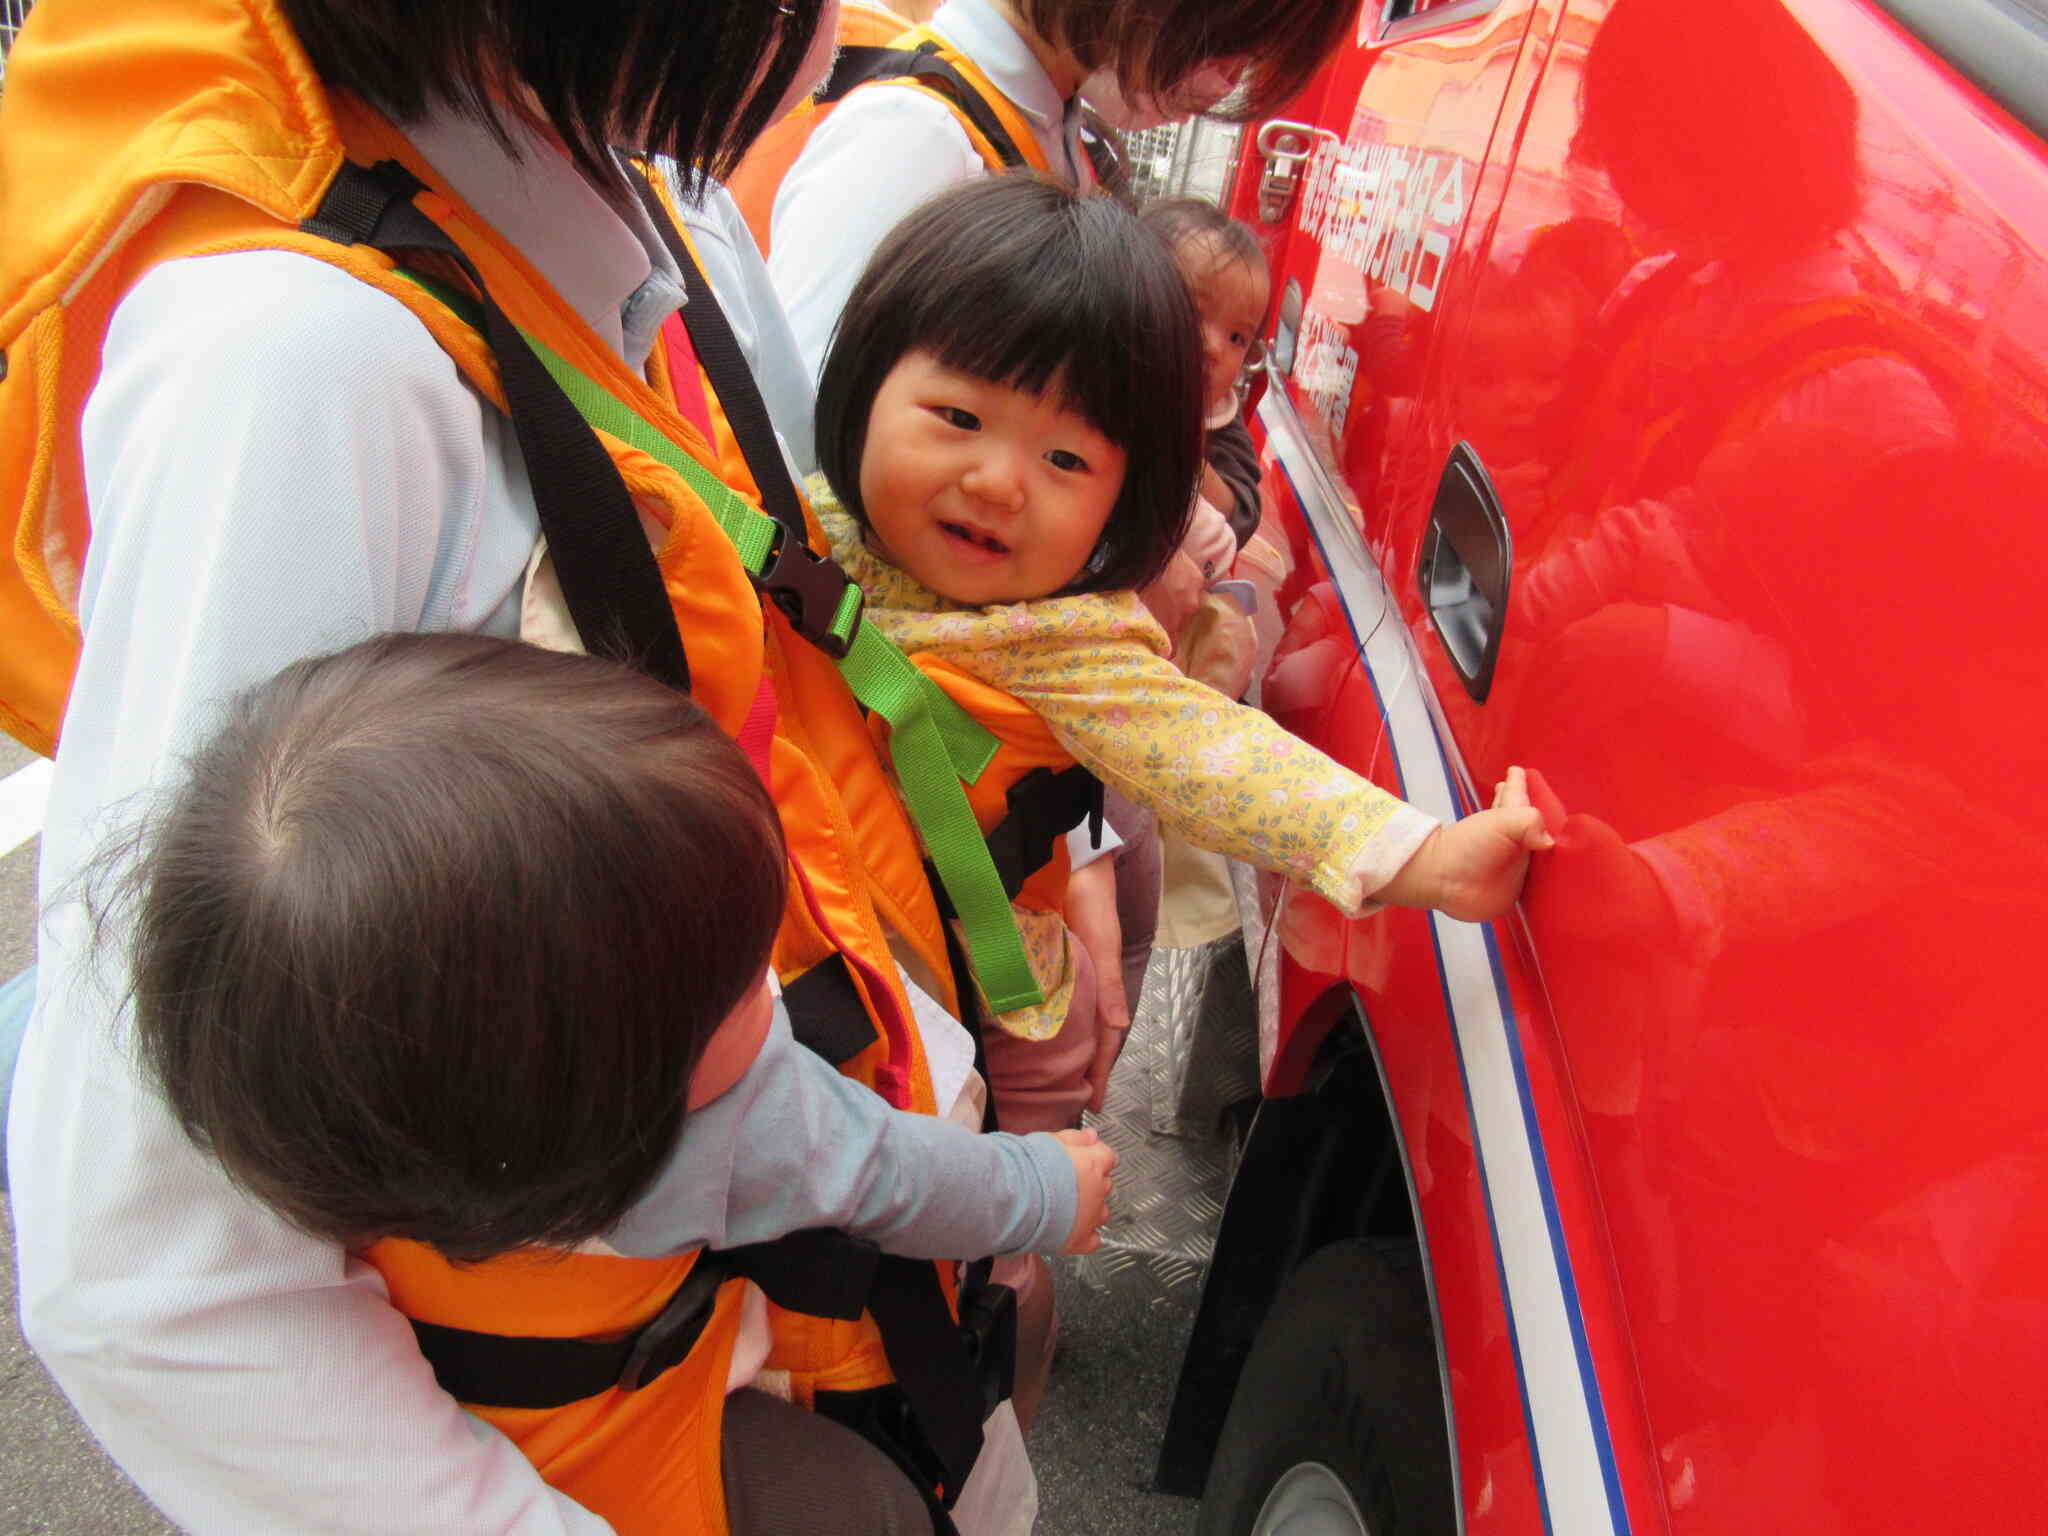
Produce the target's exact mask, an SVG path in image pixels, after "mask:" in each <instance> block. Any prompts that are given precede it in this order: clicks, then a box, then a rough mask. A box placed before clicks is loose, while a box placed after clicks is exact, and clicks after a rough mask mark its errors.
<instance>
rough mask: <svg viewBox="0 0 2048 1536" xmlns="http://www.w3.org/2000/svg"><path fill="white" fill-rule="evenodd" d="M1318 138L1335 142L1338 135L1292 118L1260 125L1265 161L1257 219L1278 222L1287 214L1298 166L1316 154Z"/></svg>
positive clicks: (1260, 147)
mask: <svg viewBox="0 0 2048 1536" xmlns="http://www.w3.org/2000/svg"><path fill="white" fill-rule="evenodd" d="M1319 139H1328V140H1329V141H1330V142H1331V143H1332V144H1335V143H1336V142H1337V135H1335V134H1334V133H1332V132H1330V130H1329V129H1327V128H1317V127H1315V126H1313V125H1312V124H1309V123H1297V122H1291V121H1289V120H1288V119H1287V118H1284V117H1276V118H1274V119H1273V120H1272V121H1271V122H1268V123H1265V124H1263V125H1262V126H1261V127H1260V129H1259V138H1258V146H1259V154H1260V155H1261V156H1263V157H1264V159H1265V162H1266V168H1265V170H1264V171H1263V172H1262V173H1261V174H1260V176H1259V219H1260V222H1262V223H1266V224H1278V223H1279V222H1280V221H1281V220H1282V219H1284V218H1286V217H1287V205H1288V204H1289V203H1290V202H1292V201H1293V200H1294V189H1295V188H1296V187H1297V186H1299V185H1300V184H1301V168H1302V167H1303V166H1305V165H1306V164H1308V162H1309V160H1310V158H1311V157H1312V156H1313V155H1314V154H1315V152H1316V142H1317V141H1318V140H1319Z"/></svg>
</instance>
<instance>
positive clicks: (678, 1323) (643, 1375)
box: [619, 1250, 726, 1392]
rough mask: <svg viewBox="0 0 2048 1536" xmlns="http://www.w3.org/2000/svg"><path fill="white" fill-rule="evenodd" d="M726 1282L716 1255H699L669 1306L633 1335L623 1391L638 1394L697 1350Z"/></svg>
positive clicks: (621, 1381)
mask: <svg viewBox="0 0 2048 1536" xmlns="http://www.w3.org/2000/svg"><path fill="white" fill-rule="evenodd" d="M725 1281H726V1273H725V1265H724V1263H723V1262H722V1261H721V1260H720V1258H719V1256H718V1255H717V1254H716V1253H712V1252H710V1251H709V1250H707V1251H705V1252H703V1253H700V1254H698V1255H697V1262H696V1263H695V1264H693V1265H692V1266H691V1267H690V1272H689V1274H687V1275H685V1276H684V1277H683V1283H682V1284H681V1285H679V1286H677V1287H676V1293H675V1294H674V1295H673V1296H671V1297H669V1299H668V1303H667V1305H665V1306H664V1307H663V1308H662V1309H661V1310H660V1311H659V1312H657V1313H655V1314H654V1316H653V1317H651V1318H649V1319H648V1321H647V1324H646V1326H645V1327H643V1328H642V1329H641V1330H640V1332H639V1333H638V1334H636V1335H634V1338H633V1348H632V1349H631V1350H630V1351H629V1352H628V1353H627V1355H626V1363H625V1364H624V1365H622V1366H620V1367H619V1390H620V1391H622V1392H637V1391H639V1390H640V1389H641V1388H642V1387H644V1386H645V1385H646V1384H647V1383H648V1382H650V1381H652V1380H654V1378H655V1377H657V1376H659V1375H660V1374H661V1373H662V1372H663V1371H666V1370H668V1369H669V1368H670V1367H671V1366H674V1365H678V1364H680V1363H681V1362H682V1360H683V1357H684V1356H686V1355H688V1354H689V1352H690V1351H691V1350H692V1349H694V1348H696V1346H697V1340H698V1339H699V1338H700V1337H702V1335H703V1333H704V1325H705V1324H706V1323H708V1322H710V1321H711V1309H712V1307H714V1306H715V1305H716V1304H717V1302H718V1288H719V1287H720V1286H721V1285H723V1284H725Z"/></svg>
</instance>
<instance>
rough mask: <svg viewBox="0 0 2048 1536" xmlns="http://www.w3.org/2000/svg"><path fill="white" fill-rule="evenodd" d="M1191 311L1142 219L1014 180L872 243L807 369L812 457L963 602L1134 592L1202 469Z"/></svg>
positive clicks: (1184, 515)
mask: <svg viewBox="0 0 2048 1536" xmlns="http://www.w3.org/2000/svg"><path fill="white" fill-rule="evenodd" d="M1201 376H1202V368H1201V357H1200V344H1199V341H1198V337H1197V331H1196V323H1195V315H1194V311H1193V308H1192V306H1191V305H1190V303H1189V301H1188V295H1187V291H1186V288H1185V286H1184V285H1183V283H1182V282H1181V279H1180V275H1179V273H1178V271H1177V270H1176V269H1175V267H1174V265H1173V261H1172V259H1171V257H1170V256H1169V255H1168V254H1167V252H1166V250H1165V249H1164V247H1162V246H1161V245H1160V243H1159V241H1158V240H1157V238H1155V237H1154V236H1153V235H1152V234H1150V233H1149V232H1148V231H1147V230H1146V229H1145V227H1144V225H1143V224H1141V223H1140V222H1139V220H1138V219H1137V217H1136V215H1134V214H1132V213H1131V212H1130V211H1129V210H1128V209H1126V208H1124V207H1122V206H1121V205H1120V204H1118V203H1117V202H1115V201H1114V200H1113V199H1110V198H1107V197H1090V198H1077V197H1075V196H1074V195H1073V194H1072V193H1069V192H1067V191H1065V190H1063V189H1061V188H1059V187H1056V186H1054V185H1052V184H1051V183H1049V182H1045V181H1041V180H1038V179H1036V178H1033V177H1030V176H1024V175H1011V176H1002V177H995V178H990V179H986V180H982V181H977V182H971V183H968V184H967V185H965V186H962V187H958V188H955V189H953V190H952V191H949V192H945V193H942V194H940V195H939V196H938V197H935V198H933V199H932V200H931V201H930V202H928V203H926V204H925V205H924V206H923V207H921V208H919V209H918V210H917V211H916V212H915V213H913V214H911V215H910V217H909V218H907V219H905V220H904V221H903V222H902V223H901V224H900V225H898V226H897V227H896V229H895V230H894V231H893V232H892V233H891V234H890V236H889V237H888V239H887V240H885V241H884V242H883V243H882V245H881V247H880V249H878V250H877V251H876V252H875V255H874V258H873V259H872V260H871V261H870V262H869V263H868V267H867V270H866V271H865V272H864V273H863V274H862V275H861V279H860V282H859V283H858V284H857V285H856V286H855V287H854V290H853V295H852V297H851V298H849V299H848V300H847V304H846V309H845V311H844V313H843V314H841V316H840V319H839V327H838V330H837V331H836V332H835V333H834V336H833V339H832V350H831V352H830V353H829V354H828V356H827V357H826V359H825V367H824V372H823V374H822V376H821V377H820V379H819V381H818V421H817V426H818V432H817V438H818V458H819V462H820V465H821V467H822V468H823V469H824V471H825V476H826V478H827V479H828V480H830V481H831V483H832V488H833V489H834V490H835V491H836V492H837V493H838V494H839V497H840V499H841V500H842V501H843V502H844V503H845V504H846V506H847V509H848V510H849V511H850V512H852V513H853V515H854V516H855V517H856V518H858V519H859V520H860V522H861V523H862V524H863V525H864V526H865V527H866V529H867V530H868V534H869V538H870V540H871V542H873V543H874V544H876V545H877V547H878V548H879V549H880V550H881V552H882V553H884V554H886V555H887V556H888V557H889V558H890V559H891V560H892V561H893V562H894V563H895V564H897V565H898V566H900V567H901V568H902V569H904V570H905V571H907V572H908V573H909V574H910V575H912V576H914V577H916V578H917V579H918V580H920V581H922V582H923V583H924V584H925V585H926V586H928V587H931V588H932V589H933V590H935V591H937V592H939V593H940V594H941V595H943V596H945V597H947V598H950V599H952V600H954V601H956V602H961V603H966V604H970V605H974V606H981V605H986V604H989V603H1001V602H1020V601H1025V600H1027V599H1031V598H1039V597H1048V596H1051V595H1053V594H1055V593H1059V592H1105V591H1115V590H1119V589H1122V588H1127V587H1138V586H1142V585H1144V584H1145V583H1146V582H1147V581H1149V580H1151V579H1152V578H1153V577H1154V576H1156V575H1157V574H1158V573H1159V572H1160V571H1161V570H1163V569H1164V568H1165V566H1166V562H1167V560H1168V559H1169V558H1170V557H1171V556H1172V554H1173V551H1174V550H1175V549H1176V548H1177V547H1178V546H1179V544H1180V541H1181V537H1182V535H1183V533H1184V531H1185V529H1186V525H1187V519H1188V513H1189V510H1190V507H1191V505H1192V501H1193V496H1194V490H1195V483H1196V477H1197V476H1198V475H1199V474H1200V471H1201V459H1200V454H1201V429H1200V423H1201V398H1202V381H1201Z"/></svg>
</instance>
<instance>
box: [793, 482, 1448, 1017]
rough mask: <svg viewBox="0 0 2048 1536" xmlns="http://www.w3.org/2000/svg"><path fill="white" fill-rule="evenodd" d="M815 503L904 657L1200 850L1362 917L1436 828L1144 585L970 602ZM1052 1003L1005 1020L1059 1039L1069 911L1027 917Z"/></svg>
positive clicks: (842, 515) (836, 550)
mask: <svg viewBox="0 0 2048 1536" xmlns="http://www.w3.org/2000/svg"><path fill="white" fill-rule="evenodd" d="M810 496H811V506H812V508H813V510H815V511H816V512H817V514H818V517H819V520H820V521H821V522H822V523H823V524H824V526H825V532H826V535H827V536H828V537H829V538H830V539H831V542H832V553H833V555H834V557H835V558H836V559H837V560H838V561H839V564H840V565H841V567H843V568H844V570H845V571H846V573H847V575H849V576H851V577H852V578H853V579H854V580H855V581H856V582H858V583H859V584H860V587H861V590H862V591H863V592H864V593H865V594H866V596H867V617H868V620H869V622H871V623H873V624H876V625H878V626H879V627H880V628H881V631H882V633H883V634H885V635H887V636H888V637H889V638H890V639H891V640H893V641H895V642H896V644H897V645H899V646H900V647H902V649H903V650H905V651H906V652H912V653H915V652H918V651H929V652H931V653H932V654H934V655H936V656H940V657H943V658H944V659H945V660H946V661H948V662H950V663H952V664H953V665H954V666H956V667H958V668H960V669H961V670H962V671H963V672H967V673H970V674H972V675H973V676H975V677H977V678H979V679H980V680H981V681H983V682H985V683H988V684H989V685H990V686H992V687H995V688H1000V689H1002V690H1003V691H1004V692H1005V693H1008V694H1010V695H1012V696H1013V697H1014V698H1016V699H1018V700H1019V701H1020V702H1022V703H1024V704H1026V705H1028V706H1029V707H1030V708H1031V709H1032V710H1034V711H1036V712H1037V714H1038V715H1039V717H1040V718H1041V719H1043V720H1044V721H1045V723H1046V725H1047V726H1048V727H1049V728H1050V729H1051V731H1052V733H1053V735H1054V736H1055V737H1057V738H1058V740H1059V742H1060V745H1061V746H1063V747H1065V748H1066V749H1067V751H1069V752H1070V753H1072V754H1073V756H1074V760H1075V761H1076V762H1078V763H1080V764H1082V765H1083V766H1084V767H1086V768H1087V769H1088V770H1089V771H1090V772H1091V773H1093V774H1094V775H1095V776H1096V777H1097V778H1099V779H1101V780H1102V782H1103V783H1104V784H1105V785H1107V786H1108V787H1110V788H1111V789H1116V790H1120V791H1122V792H1123V793H1124V794H1125V795H1127V796H1129V797H1130V798H1131V799H1132V800H1133V801H1135V802H1137V803H1138V804H1139V805H1142V806H1144V807H1146V808H1147V809H1148V810H1151V811H1154V812H1156V813H1157V814H1158V816H1159V821H1160V825H1161V826H1162V827H1163V828H1165V829H1167V830H1168V831H1171V832H1173V833H1175V834H1176V835H1178V836H1179V837H1181V838H1182V839H1183V840H1185V841H1186V842H1189V843H1191V844H1193V845H1195V846H1196V847H1198V848H1207V849H1210V850H1212V851H1214V852H1216V853H1220V854H1223V855H1224V856H1225V857H1226V858H1233V859H1242V860H1243V861H1245V862H1246V863H1248V864H1253V865H1256V866H1257V867H1258V868H1260V869H1268V870H1272V871H1274V872H1275V873H1277V874H1281V875H1285V876H1286V877H1287V878H1288V879H1290V880H1292V881H1294V882H1295V883H1296V884H1299V885H1305V886H1307V887H1308V888H1309V889H1310V890H1312V891H1314V892H1315V893H1316V894H1317V895H1319V896H1322V897H1324V898H1325V899H1326V900H1328V901H1331V902H1333V903H1335V904H1336V905H1337V906H1338V907H1341V908H1342V909H1343V910H1344V911H1345V912H1346V913H1347V914H1350V915H1353V916H1356V915H1357V914H1358V913H1360V912H1361V911H1364V910H1366V909H1367V906H1368V903H1367V902H1366V897H1367V895H1368V894H1369V893H1371V892H1372V891H1375V890H1378V889H1379V888H1380V886H1382V885H1384V884H1386V882H1387V881H1388V880H1390V879H1392V878H1393V876H1394V875H1395V873H1396V872H1397V871H1399V869H1400V868H1401V866H1402V865H1403V864H1405V863H1407V862H1408V859H1409V857H1410V855H1412V854H1413V853H1414V852H1415V850H1416V849H1417V848H1418V847H1420V846H1421V844H1422V841H1423V839H1424V838H1426V837H1428V836H1429V834H1430V832H1431V831H1432V830H1434V828H1435V827H1436V821H1435V819H1434V818H1433V817H1431V816H1428V815H1426V814H1424V813H1423V812H1421V811H1418V810H1416V809H1415V808H1414V807H1413V806H1410V805H1408V804H1407V803H1406V802H1404V801H1401V800H1397V799H1395V798H1394V797H1393V796H1392V795H1390V794H1388V793H1387V792H1386V791H1385V790H1383V789H1381V788H1380V787H1379V786H1378V785H1376V784H1373V783H1372V782H1371V781H1369V780H1367V779H1363V778H1360V777H1359V776H1358V775H1357V774H1355V773H1353V772H1351V771H1350V770H1349V769H1348V768H1345V767H1343V766H1342V765H1341V764H1338V763H1336V762H1333V761H1332V760H1331V759H1330V758H1328V757H1326V756H1324V755H1323V754H1322V753H1321V752H1318V751H1317V750H1316V749H1315V748H1314V747H1311V746H1309V745H1308V743H1306V742H1304V741H1302V740H1301V739H1300V738H1299V737H1298V736H1295V735H1294V734H1292V733H1291V732H1289V731H1285V730H1282V729H1281V728H1280V727H1279V726H1278V725H1276V724H1274V722H1273V721H1272V719H1271V718H1270V717H1268V716H1266V715H1264V714H1262V713H1260V712H1259V711H1258V710H1256V709H1251V708H1248V707H1247V706H1245V705H1242V704H1238V703H1234V702H1233V701H1231V700H1230V699H1227V698H1225V697H1224V696H1223V695H1222V694H1220V693H1218V692H1216V690H1215V689H1213V688H1211V687H1209V686H1208V685H1207V684H1204V683H1198V682H1196V681H1195V680H1194V679H1192V678H1190V677H1188V676H1186V675H1185V674H1183V673H1182V672H1181V671H1180V670H1179V669H1178V668H1177V667H1175V666H1174V665H1173V663H1172V662H1171V661H1169V660H1167V651H1168V646H1167V641H1166V635H1165V633H1164V631H1162V630H1161V629H1160V628H1159V626H1158V624H1157V623H1155V622H1154V621H1153V619H1152V616H1151V614H1150V613H1148V612H1147V611H1146V610H1145V605H1144V604H1143V603H1141V602H1139V600H1138V598H1137V596H1136V595H1135V594H1133V593H1130V592H1104V593H1089V594H1084V595H1081V596H1076V597H1047V598H1040V599H1038V600H1037V601H1035V602H1026V603H1001V604H994V605H991V606H990V607H987V608H962V607H959V606H957V605H955V604H953V603H952V602H950V601H949V600H948V599H946V598H944V597H942V596H940V595H939V594H938V593H936V592H934V591H932V590H931V589H930V588H929V587H926V586H924V585H922V584H921V583H919V582H918V581H917V580H915V579H914V578H913V577H911V576H909V575H907V574H905V573H904V572H903V571H900V570H898V569H897V568H896V567H895V566H893V565H890V564H889V563H888V562H887V561H885V560H883V559H882V558H881V557H880V556H879V555H877V554H875V553H874V552H873V551H872V550H870V549H869V548H868V547H867V545H866V544H865V543H864V542H863V541H862V538H861V528H860V525H859V524H858V523H857V522H855V521H854V519H853V517H852V515H851V514H850V513H848V512H847V511H846V510H845V508H844V507H842V506H841V505H840V503H839V501H838V498H837V497H835V496H834V495H833V494H832V491H831V490H830V488H829V487H828V486H827V485H826V484H825V482H824V480H823V479H822V478H820V477H814V478H813V479H812V481H811V484H810ZM1018 918H1019V929H1020V931H1021V932H1022V933H1023V935H1024V943H1025V952H1026V955H1027V956H1028V958H1029V959H1030V961H1031V964H1032V969H1033V972H1034V974H1036V976H1037V978H1038V981H1039V985H1040V986H1041V988H1043V989H1044V991H1045V994H1046V1002H1045V1003H1043V1004H1041V1005H1040V1006H1038V1007H1037V1008H1030V1009H1019V1010H1016V1011H1015V1012H1013V1013H1010V1014H1006V1015H1002V1016H999V1018H998V1019H997V1022H998V1023H999V1024H1000V1025H1001V1027H1002V1028H1003V1029H1004V1030H1005V1031H1007V1032H1008V1033H1010V1034H1014V1035H1021V1036H1023V1037H1024V1038H1026V1039H1031V1040H1043V1039H1050V1038H1051V1037H1052V1036H1053V1035H1055V1034H1057V1033H1058V1032H1059V1029H1060V1025H1061V1024H1062V1023H1063V1022H1064V1020H1065V1017H1066V1008H1067V1002H1068V997H1069V994H1070V993H1071V990H1072V976H1071V962H1070V961H1069V959H1068V956H1067V950H1066V944H1067V940H1066V928H1065V925H1064V924H1063V923H1062V922H1061V921H1060V920H1059V917H1058V915H1057V914H1056V913H1031V912H1019V914H1018Z"/></svg>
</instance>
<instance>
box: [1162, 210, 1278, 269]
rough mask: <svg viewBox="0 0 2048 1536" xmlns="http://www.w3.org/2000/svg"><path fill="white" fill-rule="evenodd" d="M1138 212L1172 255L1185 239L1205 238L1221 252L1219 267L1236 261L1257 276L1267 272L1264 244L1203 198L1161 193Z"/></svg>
mask: <svg viewBox="0 0 2048 1536" xmlns="http://www.w3.org/2000/svg"><path fill="white" fill-rule="evenodd" d="M1139 216H1140V217H1141V218H1143V219H1144V221H1145V227H1146V228H1147V229H1149V230H1151V231H1152V232H1153V233H1154V234H1156V235H1157V236H1158V237H1159V238H1160V239H1161V240H1163V241H1164V242H1165V243H1166V248H1167V249H1168V250H1169V251H1172V252H1173V253H1174V255H1175V256H1176V257H1178V256H1179V254H1180V248H1181V246H1182V245H1183V244H1185V243H1186V242H1187V241H1189V240H1192V239H1196V238H1198V237H1201V238H1207V239H1209V240H1213V241H1214V242H1215V243H1216V245H1217V247H1218V249H1219V251H1220V253H1221V256H1222V260H1221V261H1219V262H1218V263H1217V265H1218V266H1219V267H1220V266H1223V265H1225V264H1227V263H1229V262H1232V261H1239V262H1243V263H1244V265H1245V266H1247V267H1249V268H1250V269H1251V270H1252V271H1253V272H1256V273H1257V274H1258V275H1259V276H1260V277H1262V278H1263V277H1266V276H1268V269H1267V265H1266V248H1265V247H1264V246H1262V245H1260V244H1259V238H1258V236H1257V235H1254V234H1253V233H1252V232H1251V230H1249V229H1248V228H1246V227H1245V225H1244V223H1243V221H1241V220H1239V219H1233V218H1232V217H1231V216H1230V215H1229V214H1227V213H1225V212H1224V211H1223V210H1222V209H1221V208H1219V207H1217V206H1216V205H1215V204H1214V203H1212V202H1210V201H1208V200H1207V199H1206V198H1200V197H1163V198H1160V199H1158V200H1157V201H1155V202H1150V203H1147V204H1146V205H1145V207H1144V210H1143V212H1142V213H1141V214H1140V215H1139Z"/></svg>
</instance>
